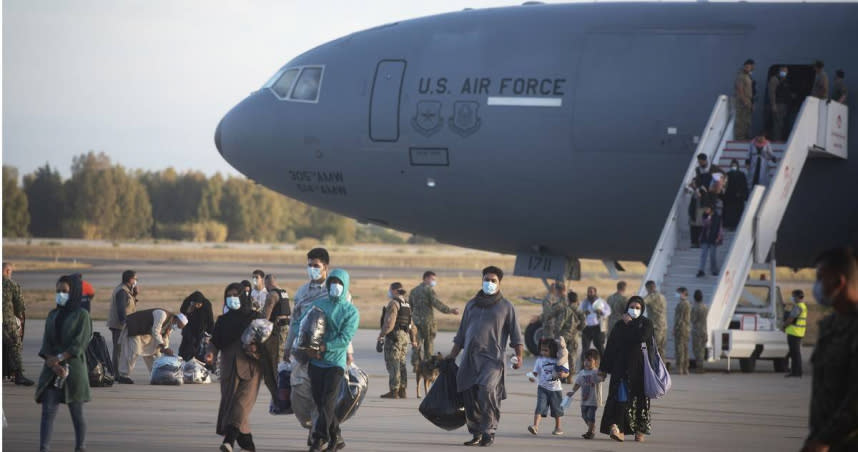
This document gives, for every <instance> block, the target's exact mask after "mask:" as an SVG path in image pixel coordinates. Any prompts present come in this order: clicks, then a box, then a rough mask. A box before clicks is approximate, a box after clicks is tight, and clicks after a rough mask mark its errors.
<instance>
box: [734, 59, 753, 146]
mask: <svg viewBox="0 0 858 452" xmlns="http://www.w3.org/2000/svg"><path fill="white" fill-rule="evenodd" d="M753 71H754V60H751V59H749V60H746V61H745V64H744V65H743V66H742V69H741V70H740V71H739V73H738V74H736V81H735V82H734V83H733V90H734V95H733V97H734V101H735V103H736V120H735V123H734V125H733V139H735V140H738V141H745V140H747V139H749V138H750V137H751V134H750V130H751V114H752V113H753V111H754V82H753V79H751V74H753Z"/></svg>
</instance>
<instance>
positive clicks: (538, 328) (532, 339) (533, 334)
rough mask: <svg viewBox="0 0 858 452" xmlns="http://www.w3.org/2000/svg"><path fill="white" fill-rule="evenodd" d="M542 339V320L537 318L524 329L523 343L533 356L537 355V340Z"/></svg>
mask: <svg viewBox="0 0 858 452" xmlns="http://www.w3.org/2000/svg"><path fill="white" fill-rule="evenodd" d="M540 340H542V322H541V321H539V320H537V321H535V322H532V323H531V324H529V325H527V328H525V330H524V345H526V346H527V350H528V351H529V352H530V353H531V354H532V355H533V356H539V341H540Z"/></svg>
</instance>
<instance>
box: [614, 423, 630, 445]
mask: <svg viewBox="0 0 858 452" xmlns="http://www.w3.org/2000/svg"><path fill="white" fill-rule="evenodd" d="M611 439H613V440H614V441H619V442H623V441H625V440H626V438H625V435H623V434H622V433H621V432H620V429H619V428H617V424H614V425H612V426H611Z"/></svg>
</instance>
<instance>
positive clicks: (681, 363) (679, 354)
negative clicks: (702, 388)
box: [673, 287, 691, 375]
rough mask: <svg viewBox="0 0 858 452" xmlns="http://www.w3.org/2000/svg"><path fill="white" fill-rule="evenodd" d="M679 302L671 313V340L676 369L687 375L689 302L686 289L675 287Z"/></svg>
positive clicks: (689, 333)
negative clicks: (674, 351)
mask: <svg viewBox="0 0 858 452" xmlns="http://www.w3.org/2000/svg"><path fill="white" fill-rule="evenodd" d="M676 295H677V296H678V297H679V303H677V304H676V311H674V315H673V340H674V345H675V346H676V371H677V372H679V374H680V375H688V338H689V336H690V335H691V303H689V302H688V289H686V288H685V287H680V288H679V289H676Z"/></svg>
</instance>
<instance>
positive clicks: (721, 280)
mask: <svg viewBox="0 0 858 452" xmlns="http://www.w3.org/2000/svg"><path fill="white" fill-rule="evenodd" d="M728 183H729V181H728ZM765 190H766V189H765V187H763V186H762V185H756V186H754V189H753V190H752V191H751V195H750V197H749V198H748V202H747V203H746V204H745V211H744V212H743V213H742V219H741V220H739V225H738V227H736V233H735V235H734V236H733V241H732V243H731V244H730V249H729V251H728V252H727V256H726V257H725V258H724V262H722V264H721V272H720V273H719V274H718V282H717V283H716V285H715V292H714V293H713V295H712V302H711V303H710V305H709V313H708V314H707V315H706V326H707V329H708V330H709V331H716V330H726V329H728V328H729V326H730V321H731V320H732V318H733V312H734V311H735V310H736V303H738V301H739V295H740V294H741V292H742V290H744V289H745V281H746V280H747V279H748V274H749V273H750V271H751V265H752V264H753V259H752V258H753V244H754V222H755V221H754V219H755V218H756V216H757V212H758V211H759V208H760V205H761V203H762V200H763V195H764V193H765ZM711 336H712V335H711V334H707V343H709V344H711V343H712V337H711ZM710 356H713V354H710Z"/></svg>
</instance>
